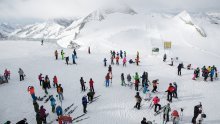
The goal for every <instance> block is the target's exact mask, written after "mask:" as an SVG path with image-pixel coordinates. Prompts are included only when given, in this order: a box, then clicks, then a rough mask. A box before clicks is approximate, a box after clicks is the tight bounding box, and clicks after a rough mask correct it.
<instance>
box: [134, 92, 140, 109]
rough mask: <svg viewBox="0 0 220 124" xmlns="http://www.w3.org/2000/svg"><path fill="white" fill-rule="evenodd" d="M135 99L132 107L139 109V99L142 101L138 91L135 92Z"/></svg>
mask: <svg viewBox="0 0 220 124" xmlns="http://www.w3.org/2000/svg"><path fill="white" fill-rule="evenodd" d="M135 99H136V105H135V106H134V108H137V109H138V110H139V109H140V107H141V101H142V98H141V97H140V95H139V92H137V93H136V95H135Z"/></svg>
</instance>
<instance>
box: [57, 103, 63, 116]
mask: <svg viewBox="0 0 220 124" xmlns="http://www.w3.org/2000/svg"><path fill="white" fill-rule="evenodd" d="M56 114H57V116H58V118H59V117H60V116H62V115H63V109H62V107H61V106H59V105H58V106H57V107H56Z"/></svg>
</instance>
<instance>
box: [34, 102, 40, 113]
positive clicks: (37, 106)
mask: <svg viewBox="0 0 220 124" xmlns="http://www.w3.org/2000/svg"><path fill="white" fill-rule="evenodd" d="M33 105H34V111H35V112H36V113H38V112H39V104H38V103H37V101H36V100H34V102H33Z"/></svg>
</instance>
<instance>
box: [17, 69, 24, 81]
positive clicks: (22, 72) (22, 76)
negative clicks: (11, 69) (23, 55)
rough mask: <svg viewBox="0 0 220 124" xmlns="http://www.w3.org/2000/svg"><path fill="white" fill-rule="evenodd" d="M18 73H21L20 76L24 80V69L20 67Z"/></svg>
mask: <svg viewBox="0 0 220 124" xmlns="http://www.w3.org/2000/svg"><path fill="white" fill-rule="evenodd" d="M18 73H19V76H20V81H23V80H24V71H23V70H22V69H21V68H19V71H18Z"/></svg>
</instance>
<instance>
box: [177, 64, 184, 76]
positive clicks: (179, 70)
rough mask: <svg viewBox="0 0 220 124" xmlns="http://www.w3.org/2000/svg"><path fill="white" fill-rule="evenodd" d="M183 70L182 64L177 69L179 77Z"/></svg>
mask: <svg viewBox="0 0 220 124" xmlns="http://www.w3.org/2000/svg"><path fill="white" fill-rule="evenodd" d="M182 68H183V66H182V63H180V64H179V65H178V67H177V69H178V75H179V76H181V69H182Z"/></svg>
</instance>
